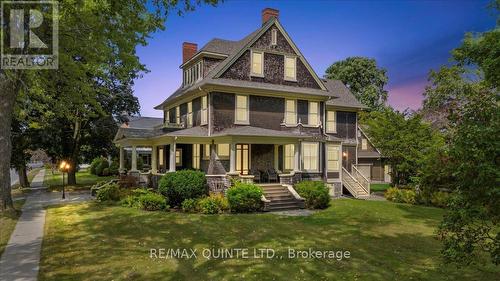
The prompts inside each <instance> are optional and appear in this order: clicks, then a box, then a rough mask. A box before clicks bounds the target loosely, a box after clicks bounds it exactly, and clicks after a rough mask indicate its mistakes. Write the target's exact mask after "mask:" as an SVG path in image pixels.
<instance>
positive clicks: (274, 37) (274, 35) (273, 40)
mask: <svg viewBox="0 0 500 281" xmlns="http://www.w3.org/2000/svg"><path fill="white" fill-rule="evenodd" d="M271 45H272V46H276V45H278V30H276V29H273V30H271Z"/></svg>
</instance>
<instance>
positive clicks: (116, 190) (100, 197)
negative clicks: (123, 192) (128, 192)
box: [96, 184, 120, 202]
mask: <svg viewBox="0 0 500 281" xmlns="http://www.w3.org/2000/svg"><path fill="white" fill-rule="evenodd" d="M96 199H97V201H100V202H104V201H118V200H120V187H118V185H117V184H110V185H107V186H105V187H102V188H100V189H99V190H98V191H97V193H96Z"/></svg>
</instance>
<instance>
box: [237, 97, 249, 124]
mask: <svg viewBox="0 0 500 281" xmlns="http://www.w3.org/2000/svg"><path fill="white" fill-rule="evenodd" d="M235 116H236V117H235V123H243V124H248V96H244V95H236V108H235Z"/></svg>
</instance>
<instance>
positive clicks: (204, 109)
mask: <svg viewBox="0 0 500 281" xmlns="http://www.w3.org/2000/svg"><path fill="white" fill-rule="evenodd" d="M207 122H208V99H207V96H203V97H201V125H205V124H207Z"/></svg>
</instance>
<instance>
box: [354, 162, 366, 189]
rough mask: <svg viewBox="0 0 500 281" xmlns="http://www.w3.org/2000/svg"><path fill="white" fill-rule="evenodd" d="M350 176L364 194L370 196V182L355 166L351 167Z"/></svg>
mask: <svg viewBox="0 0 500 281" xmlns="http://www.w3.org/2000/svg"><path fill="white" fill-rule="evenodd" d="M352 175H353V177H354V178H355V179H356V180H357V181H358V183H359V184H360V185H361V187H362V188H363V189H364V190H365V191H366V193H368V194H370V181H369V180H368V179H367V178H366V177H365V176H364V175H363V174H362V173H361V172H360V171H359V170H358V168H356V165H352Z"/></svg>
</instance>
